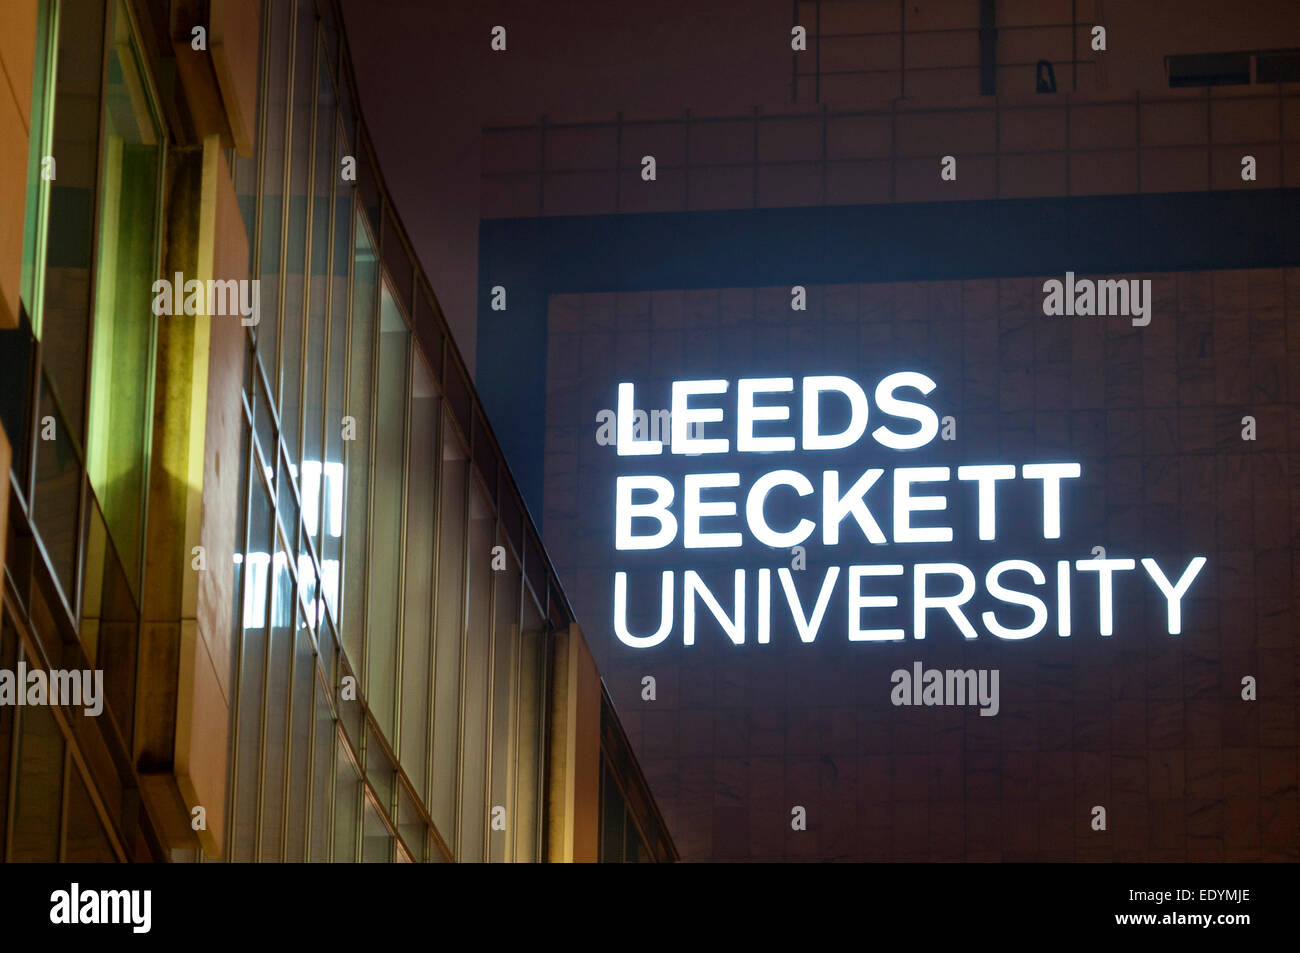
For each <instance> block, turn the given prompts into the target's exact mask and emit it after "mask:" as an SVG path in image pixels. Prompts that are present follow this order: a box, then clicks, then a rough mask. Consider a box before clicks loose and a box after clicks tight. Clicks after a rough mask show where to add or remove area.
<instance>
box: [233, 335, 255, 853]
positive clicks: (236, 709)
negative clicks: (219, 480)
mask: <svg viewBox="0 0 1300 953" xmlns="http://www.w3.org/2000/svg"><path fill="white" fill-rule="evenodd" d="M254 360H256V357H254ZM254 412H255V410H254V409H253V408H252V407H249V408H248V409H247V411H246V414H247V416H246V417H245V418H244V420H243V421H241V423H242V425H243V426H244V427H247V428H248V462H247V463H246V464H245V466H244V474H243V479H242V480H241V483H242V484H243V485H242V487H241V492H240V496H241V498H242V499H243V505H244V531H243V534H242V535H243V539H242V540H239V542H241V543H242V547H241V549H240V552H241V554H242V556H243V560H244V561H243V563H242V565H243V567H244V569H243V572H241V573H240V574H239V585H238V586H236V587H235V591H234V593H233V597H234V599H235V605H236V606H237V610H236V611H237V612H238V613H239V625H238V626H236V627H235V633H234V634H235V635H236V636H237V637H238V639H239V648H238V650H237V651H236V652H235V681H234V690H233V691H232V692H231V706H230V708H231V737H232V738H233V740H234V744H233V747H234V756H233V757H232V758H231V767H230V775H229V777H230V781H231V783H230V784H228V785H227V786H226V805H227V806H226V816H227V817H228V818H229V821H228V823H227V824H226V856H227V857H233V856H234V851H235V830H236V827H237V815H238V804H239V798H238V796H237V795H238V791H237V784H238V781H239V762H240V752H241V746H240V744H239V718H240V714H241V709H242V698H243V692H242V691H241V690H240V689H241V687H242V685H243V679H244V592H245V590H246V589H247V587H248V567H249V562H248V539H249V536H250V534H251V533H252V520H251V518H250V517H251V514H252V502H253V479H254V477H253V476H252V471H253V467H254V465H255V464H256V461H257V451H256V450H255V449H254V445H255V444H256V442H257V438H256V436H255V431H254V429H253V423H252V420H251V417H252V413H254ZM253 822H254V824H256V823H257V818H256V816H254V819H253Z"/></svg>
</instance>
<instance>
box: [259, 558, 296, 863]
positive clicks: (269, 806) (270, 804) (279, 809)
mask: <svg viewBox="0 0 1300 953" xmlns="http://www.w3.org/2000/svg"><path fill="white" fill-rule="evenodd" d="M271 577H272V578H271V628H270V638H269V640H268V643H267V649H266V715H265V718H266V729H265V731H264V733H263V737H265V739H266V748H265V750H264V752H263V758H262V760H263V769H262V785H261V787H262V792H261V793H262V829H261V838H262V850H261V859H262V861H263V862H268V861H278V860H280V852H281V850H282V849H283V847H284V845H283V843H282V840H283V837H284V832H285V831H284V816H283V815H284V813H285V784H286V780H287V778H288V773H289V772H288V764H287V762H288V744H289V730H290V724H289V693H290V687H291V686H290V684H289V676H290V672H289V665H290V662H291V658H292V653H293V641H294V620H295V616H296V613H295V612H294V596H293V576H292V575H291V572H290V569H289V554H288V552H287V551H286V549H285V546H284V542H283V541H282V540H281V541H278V542H277V545H276V551H275V560H274V562H273V563H272V568H271Z"/></svg>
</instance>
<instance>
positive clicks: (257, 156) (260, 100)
mask: <svg viewBox="0 0 1300 953" xmlns="http://www.w3.org/2000/svg"><path fill="white" fill-rule="evenodd" d="M272 16H273V14H272V12H271V5H270V4H269V3H268V4H266V5H265V6H264V8H263V10H262V16H261V22H260V23H259V24H258V34H259V40H260V41H264V42H265V43H266V49H265V50H264V51H263V55H261V56H259V57H258V60H259V62H258V64H257V73H258V75H257V90H258V95H257V114H256V117H255V118H256V125H257V128H256V129H255V130H254V131H253V134H254V135H255V136H256V139H255V140H254V142H255V145H254V148H253V169H254V172H253V175H254V180H253V235H252V239H251V242H250V245H249V250H248V251H249V256H250V261H249V269H248V270H249V277H250V278H260V277H261V274H262V202H263V200H264V199H265V197H266V190H265V188H264V187H263V184H262V181H263V175H264V173H265V171H266V152H267V147H266V146H267V144H266V128H267V118H266V117H267V113H269V112H270V109H269V103H270V97H271V59H272V52H273V51H272V50H271V49H270V39H271V32H272V30H271V18H272ZM259 313H260V312H259ZM261 333H262V332H261V328H260V326H259V327H258V328H256V329H255V328H254V327H252V326H251V325H250V326H249V327H246V328H245V329H244V335H245V337H246V339H247V340H248V342H249V344H250V345H251V347H250V350H251V351H252V354H253V358H252V359H253V362H254V363H257V362H258V357H259V356H260V355H261V353H262V349H261V347H259V344H260V338H261ZM253 376H254V378H256V376H257V372H256V369H254V371H253ZM254 383H255V381H254ZM253 413H254V414H256V413H257V406H256V405H255V404H254V406H253Z"/></svg>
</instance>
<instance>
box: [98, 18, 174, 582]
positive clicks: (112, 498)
mask: <svg viewBox="0 0 1300 953" xmlns="http://www.w3.org/2000/svg"><path fill="white" fill-rule="evenodd" d="M103 146H104V160H103V172H102V175H101V178H100V206H99V243H98V249H99V250H98V265H97V268H96V280H95V329H94V335H93V340H94V345H93V355H92V359H91V398H90V434H89V438H88V441H87V459H86V469H87V471H88V473H89V476H90V485H91V486H92V487H93V488H94V490H95V494H96V496H97V497H98V498H99V502H100V506H101V507H102V509H103V511H104V520H105V522H106V523H107V524H108V532H109V535H110V536H111V537H112V538H113V541H114V542H115V543H116V545H117V551H118V554H119V556H120V557H121V559H122V565H123V569H124V570H125V571H126V576H127V580H128V581H129V582H130V585H131V588H132V590H133V591H136V592H138V591H139V588H140V571H141V561H142V543H143V535H144V497H145V493H146V481H147V478H148V468H147V465H146V462H147V460H148V449H149V433H150V421H151V420H152V418H153V400H152V397H153V388H152V386H151V382H152V380H153V350H154V348H153V345H154V326H155V318H154V315H153V310H152V309H153V307H154V305H155V302H154V299H153V294H152V285H153V280H154V276H155V275H157V273H158V181H159V175H160V171H161V167H162V157H163V143H162V132H161V127H160V125H159V122H158V119H157V110H156V107H155V105H154V103H153V101H152V99H151V98H150V96H149V92H148V82H147V79H146V76H145V72H144V71H143V70H142V69H141V65H140V57H139V52H138V49H137V46H136V43H135V40H134V38H133V37H132V35H131V28H130V23H129V21H128V19H127V16H126V11H125V10H124V9H123V8H122V5H121V4H120V3H118V4H116V5H115V6H114V14H113V46H112V48H111V49H110V50H109V54H108V85H107V87H106V89H105V96H104V143H103ZM177 304H178V302H172V307H173V309H174V311H175V310H182V309H180V308H177ZM174 311H173V313H174Z"/></svg>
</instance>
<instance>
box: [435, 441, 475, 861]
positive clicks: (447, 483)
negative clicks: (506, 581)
mask: <svg viewBox="0 0 1300 953" xmlns="http://www.w3.org/2000/svg"><path fill="white" fill-rule="evenodd" d="M446 420H447V418H446V416H444V417H443V421H444V424H443V439H442V475H441V481H442V488H441V492H440V494H439V495H440V498H441V501H440V504H439V509H438V591H437V602H436V608H435V615H434V631H435V639H434V656H435V658H434V663H433V671H434V688H433V705H434V711H433V790H432V792H431V793H430V805H429V813H430V814H431V815H432V817H433V823H434V825H435V826H436V827H437V828H438V833H439V834H441V835H442V837H443V839H444V840H445V841H446V842H447V843H448V844H449V845H450V844H455V842H456V790H457V787H456V786H457V783H458V781H457V777H456V768H457V765H458V764H459V762H460V757H459V754H460V750H459V740H460V678H461V671H460V663H461V639H462V637H463V633H464V591H465V576H464V569H465V529H466V527H465V492H466V481H467V479H468V478H469V460H468V459H467V458H466V455H465V451H464V449H463V448H462V447H461V445H460V441H459V440H458V439H457V438H456V437H454V436H453V435H452V433H451V428H450V427H449V426H448V424H447V423H446Z"/></svg>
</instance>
